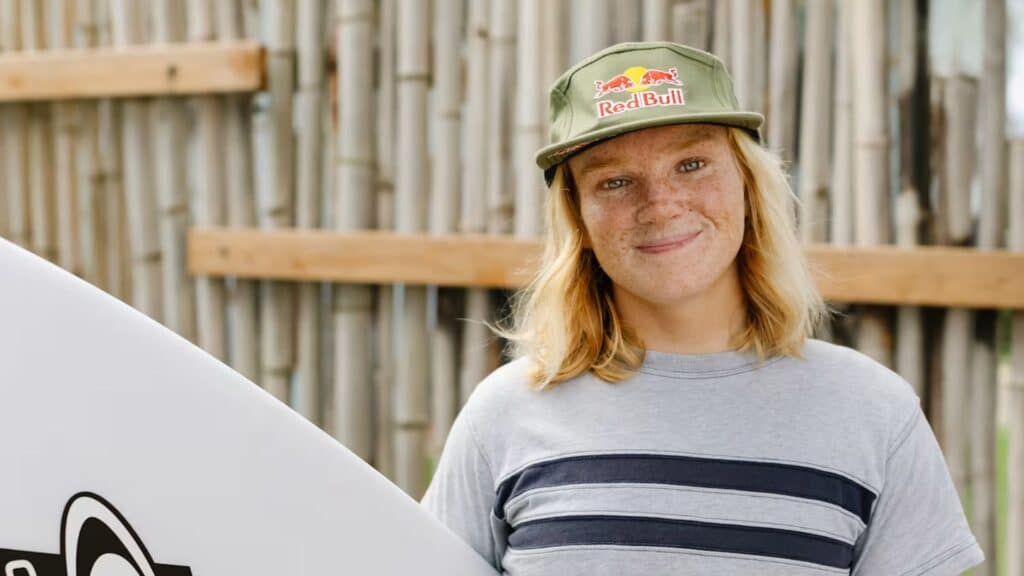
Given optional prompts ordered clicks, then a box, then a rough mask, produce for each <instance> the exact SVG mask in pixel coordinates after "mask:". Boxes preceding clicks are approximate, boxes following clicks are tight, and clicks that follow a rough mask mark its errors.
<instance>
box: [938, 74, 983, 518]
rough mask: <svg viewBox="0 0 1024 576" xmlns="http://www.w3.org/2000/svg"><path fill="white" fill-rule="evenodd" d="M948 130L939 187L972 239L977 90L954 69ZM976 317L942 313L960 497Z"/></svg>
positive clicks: (948, 418)
mask: <svg viewBox="0 0 1024 576" xmlns="http://www.w3.org/2000/svg"><path fill="white" fill-rule="evenodd" d="M943 84H944V87H945V95H944V98H943V103H944V106H943V108H944V113H943V116H944V118H945V129H946V133H945V135H944V138H943V143H944V147H943V170H944V177H943V179H942V185H943V186H944V187H945V188H946V194H945V197H946V201H947V209H946V211H945V215H946V216H947V218H948V225H947V230H948V231H949V233H950V240H951V242H952V243H953V244H956V245H965V244H968V243H969V242H970V234H971V218H970V188H971V179H972V176H973V174H974V135H975V133H976V122H975V110H976V109H977V90H976V84H975V81H974V79H972V78H970V77H968V76H966V75H964V74H962V73H956V74H955V75H954V76H952V77H950V78H947V79H945V80H944V82H943ZM973 327H974V316H973V313H972V312H971V311H970V310H967V309H963V308H953V309H949V310H947V311H946V318H945V322H944V324H943V333H942V351H941V359H942V373H941V381H940V386H941V389H942V392H941V394H942V416H941V426H942V432H941V435H940V439H941V440H942V443H943V454H944V455H945V457H946V464H947V465H948V467H949V471H950V474H951V476H952V478H953V482H954V484H955V485H956V487H957V490H958V492H959V493H960V498H961V500H963V501H967V499H968V483H969V481H970V477H969V472H968V470H969V465H970V461H969V454H968V448H969V439H970V437H969V434H968V429H966V426H965V422H964V420H965V417H967V416H969V414H970V412H969V406H970V404H969V403H970V402H971V401H972V398H971V394H970V391H971V389H972V388H973V387H972V386H969V384H968V383H969V380H970V377H971V373H972V368H971V362H972V360H973V359H972V358H971V354H970V352H971V348H972V344H971V340H972V334H973V332H974V329H973Z"/></svg>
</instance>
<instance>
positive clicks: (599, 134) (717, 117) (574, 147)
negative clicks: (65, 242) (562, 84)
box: [535, 112, 764, 186]
mask: <svg viewBox="0 0 1024 576" xmlns="http://www.w3.org/2000/svg"><path fill="white" fill-rule="evenodd" d="M672 124H720V125H723V126H734V127H736V128H742V129H744V130H747V131H748V132H750V133H751V135H752V136H754V138H755V139H756V140H758V141H760V139H761V137H760V134H759V133H758V129H759V128H760V127H761V125H762V124H764V116H762V115H761V114H758V113H757V112H725V113H723V112H708V113H705V114H687V115H685V116H664V117H660V118H647V119H644V120H636V121H634V122H627V123H624V124H619V125H616V126H609V127H607V128H604V129H601V130H595V131H594V132H589V133H587V134H582V135H580V136H578V137H576V138H573V139H571V140H567V141H565V142H559V143H557V144H552V145H550V146H545V147H544V148H541V150H540V151H539V152H537V155H536V157H535V159H536V162H537V165H538V166H539V167H540V168H541V169H542V170H543V171H544V180H545V182H547V184H548V186H550V185H551V181H552V180H553V179H554V174H555V168H557V167H558V165H559V164H561V163H562V162H564V161H565V160H566V159H567V158H569V157H570V156H573V155H575V154H578V153H579V152H581V151H583V150H584V149H585V148H587V147H590V146H593V145H594V144H597V143H598V142H602V141H604V140H608V139H610V138H614V137H616V136H620V135H622V134H625V133H627V132H634V131H636V130H642V129H644V128H655V127H658V126H669V125H672Z"/></svg>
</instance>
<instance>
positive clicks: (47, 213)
mask: <svg viewBox="0 0 1024 576" xmlns="http://www.w3.org/2000/svg"><path fill="white" fill-rule="evenodd" d="M20 16H21V49H22V50H25V51H41V50H45V49H46V40H45V11H44V10H43V4H41V3H39V2H23V3H22V5H21V12H20ZM27 110H28V139H27V151H28V189H29V215H30V217H31V221H32V235H31V241H30V243H31V246H32V250H33V251H34V252H35V253H36V254H38V255H40V256H42V257H43V258H46V259H47V260H50V261H52V262H57V234H56V232H57V230H56V221H55V220H56V200H57V199H56V197H55V191H54V182H53V170H52V167H51V158H52V157H53V156H52V155H53V140H52V123H51V120H52V116H51V114H50V106H49V105H47V104H41V103H36V104H30V105H29V106H28V108H27Z"/></svg>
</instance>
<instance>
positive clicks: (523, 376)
mask: <svg viewBox="0 0 1024 576" xmlns="http://www.w3.org/2000/svg"><path fill="white" fill-rule="evenodd" d="M532 367H533V363H532V361H531V360H530V358H527V357H523V358H517V359H515V360H512V361H510V362H507V363H505V364H503V365H501V366H499V367H498V368H497V369H495V370H494V371H493V372H491V373H490V374H488V375H487V377H486V378H484V379H483V380H481V381H480V383H478V384H477V385H476V387H475V388H474V389H473V391H472V392H471V393H470V395H469V398H468V399H467V400H466V405H465V406H464V407H463V410H464V411H466V412H468V413H470V414H471V415H472V418H473V419H474V420H478V419H489V418H492V417H496V416H498V415H500V414H501V413H503V412H506V411H507V410H509V409H510V408H512V407H514V406H517V405H519V404H521V403H522V402H523V401H525V400H526V399H527V398H528V397H532V396H536V395H538V394H539V392H538V391H535V390H534V389H532V388H531V387H530V376H529V374H530V370H531V369H532Z"/></svg>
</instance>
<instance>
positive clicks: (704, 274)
mask: <svg viewBox="0 0 1024 576" xmlns="http://www.w3.org/2000/svg"><path fill="white" fill-rule="evenodd" d="M551 118H552V126H551V137H552V138H551V140H552V144H551V145H549V146H547V147H545V148H544V149H542V150H541V151H540V152H539V153H538V155H537V162H538V164H539V166H540V168H541V169H542V170H543V171H544V174H545V178H546V179H547V182H548V184H549V187H550V190H549V196H548V199H547V200H548V210H547V217H548V230H547V236H546V242H545V252H544V258H543V262H542V265H541V266H540V269H539V272H538V273H537V275H536V277H535V279H534V280H533V282H532V284H531V285H530V286H529V287H528V288H526V289H525V290H524V291H522V292H521V293H520V294H519V295H518V299H517V303H516V308H515V315H514V325H513V326H512V327H510V328H509V329H507V330H499V331H500V332H502V333H503V334H505V335H506V336H507V337H508V338H510V340H511V342H512V343H513V345H514V348H515V355H516V357H517V359H515V360H514V361H512V362H510V363H508V364H506V365H504V366H503V367H501V368H499V369H498V370H496V371H495V372H494V373H492V374H491V375H490V376H488V377H487V378H486V379H485V380H484V381H483V382H482V383H480V385H479V386H478V387H477V389H476V390H475V391H474V393H473V394H472V396H471V398H470V399H469V401H468V403H467V404H466V406H465V407H464V408H463V410H462V411H461V412H460V414H459V416H458V418H457V420H456V422H455V424H454V426H453V428H452V430H451V432H450V435H449V437H448V439H447V442H446V444H445V448H444V451H443V454H442V457H441V459H440V461H439V464H438V468H437V471H436V472H435V475H434V478H433V480H432V482H431V485H430V487H429V488H428V490H427V492H426V494H425V496H424V498H423V505H424V506H426V508H427V509H428V510H430V511H431V512H432V513H433V514H434V515H435V516H436V517H437V518H439V519H440V520H441V521H442V522H443V523H445V524H446V525H448V526H449V527H450V528H451V529H452V530H453V531H454V532H455V533H456V534H458V535H459V536H461V537H462V538H463V539H465V540H466V542H468V543H469V544H470V545H471V546H472V547H473V548H475V549H476V550H477V551H478V552H479V553H480V554H481V555H482V556H483V557H484V558H486V559H487V560H488V561H489V562H491V563H492V564H493V565H494V566H495V568H497V569H499V570H501V571H503V572H504V573H507V574H515V575H536V576H540V575H552V576H576V575H580V576H583V575H587V576H595V575H601V574H609V575H610V574H616V575H618V574H645V575H648V574H702V575H710V576H714V575H722V576H724V575H736V574H761V575H783V574H785V575H790V576H800V575H808V576H810V575H817V576H820V575H823V574H854V575H861V576H889V575H896V574H901V575H913V576H919V575H929V576H951V575H954V574H959V573H960V572H961V571H963V570H965V569H967V568H969V567H972V566H975V565H977V564H979V563H981V561H982V560H983V554H982V551H981V549H980V548H979V546H978V544H977V543H976V541H975V538H974V536H973V535H972V533H971V531H970V530H969V528H968V525H967V522H966V520H965V518H964V514H963V509H962V506H961V503H960V501H959V499H958V496H957V493H956V490H955V488H954V486H953V483H952V481H951V479H950V475H949V472H948V469H947V467H946V464H945V461H944V459H943V456H942V453H941V451H940V449H939V446H938V444H937V443H936V440H935V436H934V435H933V433H932V430H931V428H930V426H929V424H928V422H927V421H926V420H925V418H924V415H923V413H922V411H921V408H920V404H919V399H918V398H917V396H916V395H915V394H914V392H913V390H912V388H911V387H910V386H909V385H908V384H907V383H906V381H904V380H903V379H902V378H900V377H899V376H898V375H896V374H895V373H893V372H892V371H890V370H889V369H887V368H886V367H884V366H882V365H880V364H878V363H877V362H875V361H873V360H872V359H870V358H868V357H867V356H865V355H863V354H861V353H859V352H857V351H854V350H852V349H849V348H845V347H841V346H836V345H833V344H830V343H827V342H824V341H820V340H816V339H813V338H812V332H813V329H814V327H815V325H816V324H818V322H819V321H821V320H822V319H823V318H824V317H825V316H826V314H827V311H826V307H825V305H824V303H823V301H822V298H821V296H820V295H819V293H818V292H817V291H816V289H815V287H814V285H813V282H812V280H811V276H810V274H809V272H808V269H807V264H806V261H805V259H804V256H803V253H802V250H801V246H800V244H799V241H798V240H797V237H796V234H795V230H794V198H793V194H792V191H791V190H790V188H789V185H788V183H787V179H786V175H785V173H784V171H783V169H782V167H781V164H780V161H779V159H778V157H777V156H775V155H773V154H772V153H771V152H769V151H768V150H766V149H765V148H763V147H762V146H761V145H760V144H759V139H758V135H757V130H758V128H759V127H760V125H761V122H762V117H761V116H760V115H759V114H756V113H751V112H745V111H742V110H740V109H739V106H738V105H737V102H736V98H735V96H734V95H733V91H732V85H731V80H730V78H729V76H728V74H727V73H726V70H725V68H724V66H723V64H722V63H721V62H720V61H719V60H718V59H717V58H715V57H714V56H712V55H710V54H707V53H705V52H701V51H699V50H695V49H692V48H689V47H686V46H681V45H678V44H672V43H665V42H655V43H628V44H620V45H617V46H613V47H610V48H608V49H605V50H603V51H601V52H599V53H597V54H595V55H593V56H591V57H589V58H587V59H586V60H584V61H582V62H580V63H579V64H577V65H576V66H574V67H572V68H571V69H570V70H568V71H567V72H566V73H565V74H564V75H563V76H562V77H561V78H560V79H559V80H558V81H557V82H556V84H555V85H554V86H553V87H552V90H551Z"/></svg>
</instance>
